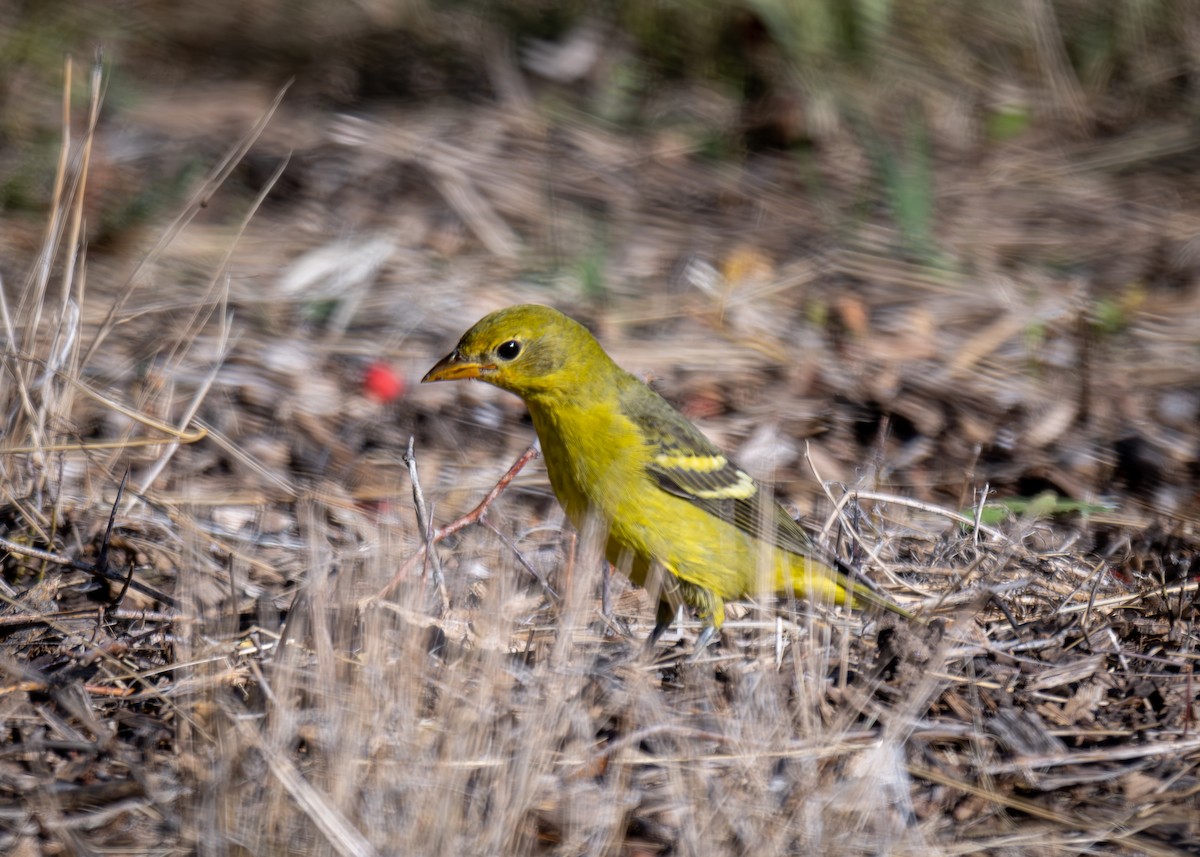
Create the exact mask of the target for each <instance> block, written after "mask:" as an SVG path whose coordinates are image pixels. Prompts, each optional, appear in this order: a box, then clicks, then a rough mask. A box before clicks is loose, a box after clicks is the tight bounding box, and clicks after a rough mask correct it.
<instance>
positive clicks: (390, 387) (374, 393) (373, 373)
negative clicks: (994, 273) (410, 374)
mask: <svg viewBox="0 0 1200 857" xmlns="http://www.w3.org/2000/svg"><path fill="white" fill-rule="evenodd" d="M363 393H364V394H366V396H367V398H369V399H374V400H375V401H377V402H383V403H384V404H387V403H388V402H394V401H395V400H396V399H398V398H400V397H401V396H403V395H404V379H403V378H401V377H400V376H399V375H397V374H396V371H395V370H394V369H392V367H391V366H389V365H387V364H386V363H381V362H378V361H376V362H375V363H372V364H371V365H370V366H368V367H367V371H366V373H365V374H364V375H363Z"/></svg>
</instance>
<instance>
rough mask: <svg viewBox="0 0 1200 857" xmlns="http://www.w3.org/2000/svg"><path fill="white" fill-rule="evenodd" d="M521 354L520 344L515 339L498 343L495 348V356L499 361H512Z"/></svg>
mask: <svg viewBox="0 0 1200 857" xmlns="http://www.w3.org/2000/svg"><path fill="white" fill-rule="evenodd" d="M520 353H521V343H519V342H517V340H515V339H510V340H508V342H502V343H500V345H499V347H497V348H496V356H497V357H499V358H500V359H501V360H512V359H514V358H515V357H516V356H517V355H518V354H520Z"/></svg>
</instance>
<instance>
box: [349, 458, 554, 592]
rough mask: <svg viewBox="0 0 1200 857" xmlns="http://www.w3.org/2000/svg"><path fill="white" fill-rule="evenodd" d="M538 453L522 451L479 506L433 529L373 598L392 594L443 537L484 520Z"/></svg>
mask: <svg viewBox="0 0 1200 857" xmlns="http://www.w3.org/2000/svg"><path fill="white" fill-rule="evenodd" d="M537 455H538V450H537V447H536V446H531V447H529V449H527V450H525V452H523V453H521V457H520V458H518V459H517V460H516V461H515V462H513V466H512V467H510V468H508V472H507V473H505V474H504V475H503V476H501V477H500V479H499V481H498V482H496V484H495V485H494V486H492V490H491V491H489V492H488V493H487V496H486V497H484V498H483V499H482V500H481V501H479V505H478V506H476V507H475V508H474V509H472V510H471V511H470V512H467V514H465V515H463V516H462V517H461V518H457V519H455V520H453V521H451V522H450V523H448V524H446V526H444V527H438V528H436V529H435V530H433V532H432V533H431V534H430V535H429V537H428V538H427V539H426V541H425V544H423V545H421V547H420V548H419V549H418V550H417V552H416V553H415V554H413V555H412V556H411V557H409V558H408V561H407V562H406V563H404V565H402V566H401V567H400V570H399V571H397V572H396V574H395V575H393V577H392V579H391V580H389V581H388V583H387V585H386V586H384V587H383V589H381V590H379V591H378V592H377V593H375V595H374V596H373V598H386V597H387V596H388V595H390V594H391V592H392V590H393V589H395V588H396V586H397V585H399V583H400V581H401V580H403V579H404V578H405V577H407V576H408V575H409V574H411V573H412V570H413V569H414V568H416V566H417V563H420V562H424V560H425V556H426V554H427V553H428V552H429V551H431V550H433V546H434V545H436V544H437V543H438V542H440V541H442V539H445V538H448V537H450V536H452V535H454V534H455V533H457V532H458V531H459V530H462V529H464V528H466V527H469V526H470V525H471V524H477V523H479V522H480V521H481V520H483V516H484V515H486V514H487V510H488V509H489V508H490V507H491V505H492V503H494V502H496V498H497V497H499V496H500V495H501V494H502V493H503V492H504V489H506V488H507V487H508V486H509V484H510V483H511V482H512V481H513V480H514V479H516V478H517V474H518V473H520V472H521V471H522V470H523V469H524V468H525V465H526V464H528V463H529V462H530V461H532V460H533V459H535V458H537Z"/></svg>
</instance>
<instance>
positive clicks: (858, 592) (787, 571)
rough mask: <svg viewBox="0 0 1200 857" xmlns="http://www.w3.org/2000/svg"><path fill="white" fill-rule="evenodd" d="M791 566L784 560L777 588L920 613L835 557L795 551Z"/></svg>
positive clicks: (906, 613) (857, 605) (814, 597)
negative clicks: (872, 583)
mask: <svg viewBox="0 0 1200 857" xmlns="http://www.w3.org/2000/svg"><path fill="white" fill-rule="evenodd" d="M790 556H791V558H792V562H791V563H790V566H787V565H784V564H781V567H780V568H779V569H778V571H779V580H778V581H777V582H776V588H777V589H778V590H779V591H781V592H789V591H790V592H794V593H795V594H796V595H797V596H799V597H801V598H806V599H810V600H813V601H826V602H832V603H834V604H847V603H848V605H849V606H851V607H855V608H860V609H861V608H866V607H876V608H879V609H881V610H887V611H888V612H889V613H895V614H896V615H897V616H903V617H904V618H905V619H913V620H915V619H916V618H917V617H916V616H914V615H913V614H912V613H910V612H909V611H908V610H905V609H904V608H903V607H901V606H900V605H899V604H897V603H896V602H895V601H893V600H892V599H890V598H888V597H887V596H886V595H884V594H883V593H882V592H879V591H877V590H875V589H873V588H872V587H871V586H869V585H868V584H867V583H866V582H865V580H864V578H863V577H862V574H861V573H860V572H859V571H858V570H857V569H855V568H854V567H853V566H851V565H850V564H849V563H846V562H843V561H842V560H840V559H837V558H835V557H830V558H829V559H828V560H825V561H821V560H816V559H813V558H812V557H808V556H801V555H800V554H791V555H790Z"/></svg>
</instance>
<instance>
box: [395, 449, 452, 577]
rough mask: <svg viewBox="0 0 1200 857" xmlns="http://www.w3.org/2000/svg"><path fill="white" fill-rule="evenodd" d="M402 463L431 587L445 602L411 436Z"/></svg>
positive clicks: (440, 572) (440, 566)
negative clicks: (406, 467) (423, 543)
mask: <svg viewBox="0 0 1200 857" xmlns="http://www.w3.org/2000/svg"><path fill="white" fill-rule="evenodd" d="M404 463H405V464H407V465H408V478H409V479H411V480H412V492H413V504H414V505H415V506H416V507H417V509H416V514H417V529H418V530H420V531H421V538H422V539H424V540H425V560H426V562H427V563H428V564H430V565H432V566H433V585H434V586H436V587H437V590H438V592H439V593H440V594H441V596H442V599H443V600H445V598H446V579H445V576H444V575H443V574H442V563H441V561H440V560H438V555H437V551H435V550H434V549H433V522H432V521H431V520H429V512H428V511H427V510H426V508H425V494H424V492H422V491H421V477H420V476H419V475H418V474H417V456H416V453H415V452H413V438H412V435H409V436H408V449H407V450H405V452H404ZM422 573H424V570H423V569H422Z"/></svg>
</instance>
